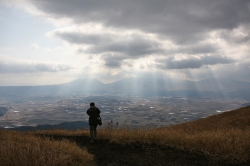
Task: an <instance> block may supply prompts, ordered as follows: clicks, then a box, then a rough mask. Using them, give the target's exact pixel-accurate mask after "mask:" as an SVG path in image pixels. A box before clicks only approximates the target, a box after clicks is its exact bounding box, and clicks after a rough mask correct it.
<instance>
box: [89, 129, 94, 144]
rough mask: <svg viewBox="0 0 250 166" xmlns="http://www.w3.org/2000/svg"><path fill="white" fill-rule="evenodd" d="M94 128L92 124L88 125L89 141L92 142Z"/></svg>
mask: <svg viewBox="0 0 250 166" xmlns="http://www.w3.org/2000/svg"><path fill="white" fill-rule="evenodd" d="M94 129H95V126H94V125H89V130H90V139H91V142H94V140H95V135H94Z"/></svg>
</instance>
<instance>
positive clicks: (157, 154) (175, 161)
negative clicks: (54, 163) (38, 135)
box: [53, 136, 250, 166]
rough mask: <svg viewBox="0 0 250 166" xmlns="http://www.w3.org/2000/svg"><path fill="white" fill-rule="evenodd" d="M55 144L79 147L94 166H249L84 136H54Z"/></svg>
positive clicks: (154, 145) (195, 154) (153, 146)
mask: <svg viewBox="0 0 250 166" xmlns="http://www.w3.org/2000/svg"><path fill="white" fill-rule="evenodd" d="M53 139H56V140H62V139H67V140H70V141H73V142H75V143H76V144H77V145H78V146H80V147H84V148H85V147H86V148H87V149H88V152H89V153H91V154H93V155H94V160H95V163H96V165H97V166H131V165H132V166H155V165H157V166H168V165H175V166H177V165H180V166H186V165H187V166H190V165H204V166H206V165H207V166H211V165H232V166H233V165H235V166H236V165H242V166H244V165H250V161H245V162H242V161H239V160H236V159H229V158H222V157H220V156H216V155H208V154H205V153H204V152H201V151H188V150H183V149H178V148H174V147H168V146H160V145H157V144H145V143H141V142H133V143H130V144H123V145H122V144H118V143H111V142H110V141H109V140H97V141H96V142H95V143H90V142H89V137H87V136H73V137H71V136H67V137H63V136H56V137H53Z"/></svg>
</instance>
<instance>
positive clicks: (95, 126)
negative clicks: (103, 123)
mask: <svg viewBox="0 0 250 166" xmlns="http://www.w3.org/2000/svg"><path fill="white" fill-rule="evenodd" d="M96 128H97V125H94V139H96V136H97V133H96Z"/></svg>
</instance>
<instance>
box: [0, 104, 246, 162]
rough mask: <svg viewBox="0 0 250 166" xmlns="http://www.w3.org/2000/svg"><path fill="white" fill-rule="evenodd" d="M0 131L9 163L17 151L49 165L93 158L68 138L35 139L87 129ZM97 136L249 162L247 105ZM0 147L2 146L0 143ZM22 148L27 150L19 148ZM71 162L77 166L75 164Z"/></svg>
mask: <svg viewBox="0 0 250 166" xmlns="http://www.w3.org/2000/svg"><path fill="white" fill-rule="evenodd" d="M0 134H1V135H0V136H1V137H0V139H1V142H2V140H4V141H5V142H6V143H5V144H6V145H5V144H4V148H5V150H2V149H3V148H1V151H0V154H4V152H5V151H6V150H8V149H11V150H9V152H8V154H5V156H3V155H0V156H1V157H0V158H1V160H0V161H5V160H6V161H7V162H10V161H9V160H10V157H12V156H18V155H19V154H22V156H23V157H20V158H19V159H18V160H19V161H22V160H24V159H26V158H27V156H26V157H25V155H30V154H32V155H33V157H31V158H33V160H34V161H33V162H37V160H36V158H37V156H39V154H43V155H42V156H43V157H42V158H41V159H39V161H43V162H51V163H52V165H53V164H54V162H55V163H56V164H55V165H57V162H60V160H59V159H58V158H61V159H62V160H65V161H66V163H67V162H68V163H70V162H73V163H74V162H83V163H91V161H92V160H93V156H91V155H90V154H88V153H87V152H86V151H85V150H84V149H82V147H81V148H80V147H79V146H78V145H76V144H72V143H70V142H68V141H62V142H58V141H53V140H52V141H51V140H48V139H41V138H39V137H41V136H42V137H44V136H45V137H48V138H57V137H60V138H65V139H67V138H69V137H71V138H73V141H74V138H80V139H81V138H83V137H88V136H89V131H88V130H78V131H68V130H44V131H36V132H29V133H26V134H23V133H13V132H10V131H1V132H0ZM98 139H99V140H107V141H108V142H109V143H113V144H117V145H132V144H138V145H140V146H141V145H143V146H151V145H152V144H154V145H157V146H161V147H171V148H175V149H181V150H184V151H187V152H196V151H197V152H202V153H204V154H205V155H208V156H217V157H218V156H219V157H220V158H224V159H228V160H231V159H237V160H238V161H241V162H249V161H250V157H249V156H250V150H249V149H250V141H249V140H250V107H249V106H248V107H244V108H240V109H237V110H233V111H229V112H224V113H222V114H219V115H214V116H211V117H208V118H205V119H200V120H197V121H193V122H188V123H183V124H179V125H176V126H172V127H163V128H156V129H139V130H133V131H130V130H127V129H126V128H120V129H117V130H108V129H99V130H98ZM9 140H11V141H9ZM71 140H72V139H71ZM30 142H31V143H30ZM83 144H85V143H83ZM1 146H3V145H2V144H1ZM23 147H25V148H26V149H27V150H25V151H23ZM51 147H53V148H51ZM83 147H84V146H83ZM26 151H28V152H26ZM24 152H25V153H24ZM81 155H86V156H87V157H79V156H81ZM46 156H47V157H46ZM48 156H49V157H48ZM53 156H54V157H53ZM142 157H143V156H142ZM180 157H181V156H180ZM47 158H49V159H47ZM83 158H84V160H83ZM63 163H65V162H63ZM74 164H75V165H77V163H74ZM0 165H1V163H0ZM66 165H67V164H66ZM71 165H73V164H71Z"/></svg>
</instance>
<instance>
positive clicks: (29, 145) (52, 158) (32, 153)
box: [0, 130, 94, 166]
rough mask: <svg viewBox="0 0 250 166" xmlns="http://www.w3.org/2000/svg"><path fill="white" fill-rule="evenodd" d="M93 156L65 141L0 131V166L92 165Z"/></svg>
mask: <svg viewBox="0 0 250 166" xmlns="http://www.w3.org/2000/svg"><path fill="white" fill-rule="evenodd" d="M93 159H94V158H93V155H91V154H89V153H88V152H87V150H86V149H81V148H80V147H78V146H77V145H75V144H74V143H71V142H69V141H67V140H63V141H51V140H49V139H48V138H39V137H35V136H32V135H30V134H24V133H19V132H14V131H6V130H0V165H1V166H5V165H8V166H9V165H11V166H19V165H25V166H31V165H32V166H58V165H60V166H66V165H73V166H76V165H94V163H93Z"/></svg>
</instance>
